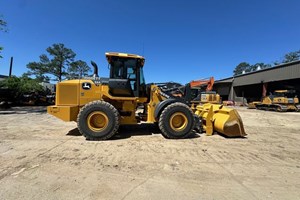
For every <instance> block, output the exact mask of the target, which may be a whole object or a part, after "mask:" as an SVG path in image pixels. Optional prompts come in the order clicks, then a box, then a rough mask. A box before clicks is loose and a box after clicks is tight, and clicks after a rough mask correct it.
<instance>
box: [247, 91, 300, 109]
mask: <svg viewBox="0 0 300 200" xmlns="http://www.w3.org/2000/svg"><path fill="white" fill-rule="evenodd" d="M253 105H254V106H255V107H256V108H257V109H259V110H271V111H277V112H286V111H299V110H300V104H299V99H298V97H297V96H296V95H295V90H275V91H274V93H273V94H272V93H270V95H269V96H266V97H263V99H262V101H261V102H255V103H253Z"/></svg>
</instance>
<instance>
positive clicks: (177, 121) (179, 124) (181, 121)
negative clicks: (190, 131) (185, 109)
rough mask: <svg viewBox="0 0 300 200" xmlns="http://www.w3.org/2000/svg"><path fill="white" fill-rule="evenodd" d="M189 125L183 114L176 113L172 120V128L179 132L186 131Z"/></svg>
mask: <svg viewBox="0 0 300 200" xmlns="http://www.w3.org/2000/svg"><path fill="white" fill-rule="evenodd" d="M187 124H188V119H187V117H186V116H185V115H184V114H183V113H181V112H176V113H174V114H173V115H172V116H171V118H170V126H171V128H172V129H173V130H174V131H177V132H178V131H182V130H184V129H185V128H186V126H187Z"/></svg>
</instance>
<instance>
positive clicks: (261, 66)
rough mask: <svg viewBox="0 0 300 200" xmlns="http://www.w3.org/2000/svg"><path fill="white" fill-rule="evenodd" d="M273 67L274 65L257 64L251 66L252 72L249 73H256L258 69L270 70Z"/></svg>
mask: <svg viewBox="0 0 300 200" xmlns="http://www.w3.org/2000/svg"><path fill="white" fill-rule="evenodd" d="M271 66H272V65H270V64H265V63H256V64H254V65H251V66H250V71H249V72H254V71H257V70H258V69H266V68H270V67H271Z"/></svg>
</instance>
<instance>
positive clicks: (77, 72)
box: [66, 60, 91, 79]
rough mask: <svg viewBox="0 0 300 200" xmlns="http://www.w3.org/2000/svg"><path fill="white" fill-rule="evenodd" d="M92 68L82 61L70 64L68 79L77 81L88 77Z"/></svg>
mask: <svg viewBox="0 0 300 200" xmlns="http://www.w3.org/2000/svg"><path fill="white" fill-rule="evenodd" d="M89 71H91V68H90V67H89V66H88V65H87V64H86V62H84V61H82V60H78V61H75V62H73V63H71V64H70V66H69V68H68V70H67V75H66V77H67V79H76V78H80V77H83V76H87V75H88V73H89Z"/></svg>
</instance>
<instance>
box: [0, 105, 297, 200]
mask: <svg viewBox="0 0 300 200" xmlns="http://www.w3.org/2000/svg"><path fill="white" fill-rule="evenodd" d="M238 110H239V113H240V115H241V117H242V119H243V121H244V125H245V129H246V132H247V134H248V136H247V138H245V139H226V138H224V137H222V136H219V135H213V136H205V135H204V134H201V135H195V137H193V138H190V139H184V140H168V139H165V138H164V137H163V136H162V135H161V134H160V133H159V130H157V129H156V128H155V127H154V126H149V125H141V126H138V127H122V128H121V130H120V131H119V134H118V135H117V136H116V137H114V138H113V139H112V140H109V141H86V140H85V138H84V137H83V136H80V134H79V132H78V130H77V129H76V124H75V123H73V122H70V123H65V122H62V121H60V120H59V119H56V118H54V117H53V116H50V115H48V114H47V113H46V112H45V108H44V107H25V108H15V109H13V110H10V111H6V112H3V111H2V112H0V113H1V114H0V199H14V200H15V199H38V200H40V199H47V200H48V199H53V200H54V199H55V200H56V199H120V200H123V199H180V200H181V199H230V200H232V199H239V200H240V199H300V148H299V147H300V113H291V112H289V113H276V112H266V111H257V110H247V109H245V108H238Z"/></svg>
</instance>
